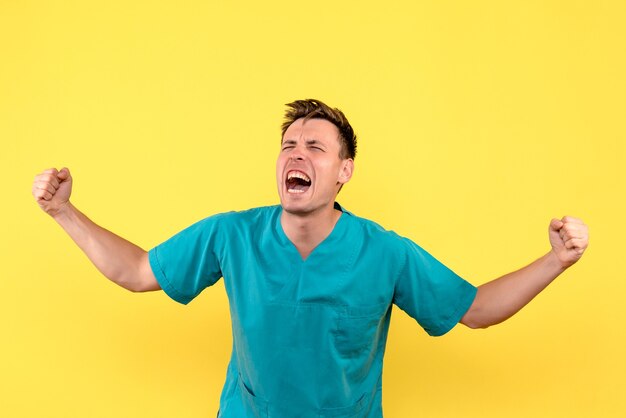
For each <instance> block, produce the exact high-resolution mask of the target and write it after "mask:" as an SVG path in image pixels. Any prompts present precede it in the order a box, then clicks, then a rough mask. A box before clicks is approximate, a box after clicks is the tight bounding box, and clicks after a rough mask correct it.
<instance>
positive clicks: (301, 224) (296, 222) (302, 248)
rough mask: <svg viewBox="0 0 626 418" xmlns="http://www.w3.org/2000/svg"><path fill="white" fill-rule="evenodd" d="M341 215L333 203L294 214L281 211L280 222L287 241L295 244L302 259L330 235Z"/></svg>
mask: <svg viewBox="0 0 626 418" xmlns="http://www.w3.org/2000/svg"><path fill="white" fill-rule="evenodd" d="M340 216H341V211H338V210H336V209H335V208H334V205H330V206H329V207H325V208H323V209H322V210H319V211H315V212H311V213H307V214H296V213H290V212H287V211H285V210H283V211H282V214H281V217H280V223H281V225H282V227H283V231H285V235H287V238H289V241H291V242H292V243H293V245H295V247H296V248H297V249H298V252H299V253H300V256H301V257H302V259H304V260H306V258H307V257H308V256H309V254H311V252H312V251H313V250H314V249H315V247H317V246H318V245H319V244H320V243H321V242H322V241H324V239H326V237H327V236H329V235H330V233H331V232H332V230H333V228H334V227H335V224H336V223H337V221H338V220H339V217H340Z"/></svg>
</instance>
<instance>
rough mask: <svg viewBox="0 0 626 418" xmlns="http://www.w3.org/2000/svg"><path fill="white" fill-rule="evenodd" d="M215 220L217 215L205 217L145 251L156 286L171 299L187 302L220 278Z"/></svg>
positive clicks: (217, 232)
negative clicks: (157, 283)
mask: <svg viewBox="0 0 626 418" xmlns="http://www.w3.org/2000/svg"><path fill="white" fill-rule="evenodd" d="M219 220H220V216H219V215H214V216H210V217H208V218H205V219H203V220H201V221H199V222H196V223H195V224H193V225H191V226H189V227H187V228H186V229H184V230H182V231H180V232H179V233H177V234H176V235H174V236H172V237H171V238H169V239H168V240H167V241H165V242H163V243H161V244H159V245H157V246H156V247H154V248H152V249H151V250H150V251H148V259H149V261H150V267H151V268H152V271H153V272H154V275H155V277H156V279H157V281H158V282H159V285H160V286H161V288H162V289H163V290H164V291H165V293H166V294H167V295H168V296H169V297H171V298H172V299H174V300H175V301H177V302H180V303H182V304H187V303H189V302H191V300H193V299H194V298H195V297H196V296H198V295H199V294H200V292H202V290H204V289H205V288H206V287H209V286H212V285H213V284H215V282H217V281H218V280H219V279H220V277H222V272H221V269H220V265H219V258H218V256H217V254H218V253H219V248H218V245H219V244H220V242H223V241H222V240H220V238H219V235H220V231H219Z"/></svg>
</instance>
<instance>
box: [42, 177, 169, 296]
mask: <svg viewBox="0 0 626 418" xmlns="http://www.w3.org/2000/svg"><path fill="white" fill-rule="evenodd" d="M71 190H72V177H71V175H70V172H69V170H68V169H67V168H63V169H62V170H61V171H57V170H56V169H55V168H52V169H49V170H45V171H44V172H42V173H41V174H39V175H37V176H36V177H35V181H34V182H33V196H34V197H35V199H36V200H37V203H38V204H39V206H40V207H41V209H42V210H44V211H45V212H46V213H48V214H49V215H50V216H52V218H54V220H55V221H57V223H58V224H59V225H61V227H62V228H63V229H64V230H65V232H67V234H68V235H69V236H70V237H71V238H72V240H74V242H75V243H76V244H77V245H78V246H79V247H80V249H81V250H83V252H84V253H85V254H86V255H87V257H88V258H89V259H90V260H91V262H92V263H93V264H94V265H95V266H96V268H97V269H98V270H100V272H101V273H102V274H104V275H105V276H106V277H107V278H108V279H110V280H111V281H113V282H115V283H117V284H118V285H120V286H122V287H123V288H125V289H128V290H130V291H133V292H147V291H151V290H160V289H161V287H160V286H159V283H158V282H157V280H156V277H155V276H154V274H153V273H152V269H151V267H150V262H149V261H148V253H147V252H146V251H145V250H143V249H142V248H140V247H138V246H137V245H135V244H133V243H131V242H129V241H127V240H125V239H124V238H122V237H120V236H118V235H116V234H114V233H112V232H110V231H108V230H106V229H104V228H102V227H100V226H99V225H96V224H95V223H94V222H93V221H91V220H90V219H89V218H88V217H87V216H85V215H84V214H83V213H82V212H80V211H79V210H78V209H77V208H76V207H75V206H74V205H72V203H71V202H70V201H69V197H70V195H71Z"/></svg>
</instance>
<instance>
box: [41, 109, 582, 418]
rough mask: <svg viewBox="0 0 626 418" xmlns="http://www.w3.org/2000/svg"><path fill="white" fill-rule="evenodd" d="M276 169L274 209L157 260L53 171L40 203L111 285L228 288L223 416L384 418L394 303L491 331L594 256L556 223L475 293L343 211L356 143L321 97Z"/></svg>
mask: <svg viewBox="0 0 626 418" xmlns="http://www.w3.org/2000/svg"><path fill="white" fill-rule="evenodd" d="M287 106H288V110H287V112H286V120H285V122H284V124H283V126H282V133H283V135H282V142H281V148H280V152H279V155H278V159H277V161H276V182H277V186H278V195H279V197H280V205H275V206H267V207H259V208H253V209H249V210H246V211H241V212H228V213H222V214H218V215H213V216H209V217H207V218H205V219H203V220H201V221H198V222H196V223H195V224H193V225H191V226H189V227H188V228H186V229H184V230H183V231H181V232H179V233H178V234H176V235H174V236H173V237H171V238H170V239H168V240H167V241H165V242H163V243H161V244H159V245H157V246H156V247H154V248H152V249H151V250H149V251H144V250H143V249H141V248H139V247H137V246H136V245H134V244H132V243H130V242H128V241H126V240H124V239H123V238H121V237H119V236H117V235H115V234H113V233H111V232H109V231H107V230H106V229H103V228H101V227H100V226H98V225H96V224H95V223H93V222H92V221H91V220H89V219H88V218H87V217H86V216H85V215H84V214H82V213H81V212H80V211H79V210H78V209H76V208H75V207H74V206H73V205H72V203H71V202H70V200H69V198H70V194H71V189H72V177H71V175H70V171H69V170H68V169H67V168H63V169H62V170H61V171H57V170H56V169H54V168H52V169H49V170H45V171H44V172H42V173H41V174H39V175H37V176H36V177H35V181H34V183H33V189H32V192H33V196H34V197H35V199H36V200H37V203H38V204H39V206H40V207H41V208H42V209H43V210H44V211H45V212H46V213H48V214H49V215H51V216H52V217H53V218H54V219H55V220H56V221H57V222H58V223H59V224H60V225H61V227H62V228H63V229H64V230H65V231H66V232H67V233H68V234H69V235H70V237H71V238H72V239H73V240H74V241H75V242H76V244H77V245H78V246H79V247H80V248H81V249H82V250H83V251H84V252H85V254H86V255H87V256H88V257H89V259H90V260H91V261H92V262H93V263H94V265H95V266H96V267H97V268H98V269H99V270H100V271H101V272H102V274H104V275H105V276H106V277H107V278H109V279H110V280H112V281H114V282H115V283H117V284H119V285H120V286H122V287H124V288H126V289H129V290H131V291H134V292H145V291H152V290H160V289H162V290H164V291H165V293H166V294H167V295H169V296H170V297H171V298H172V299H174V300H176V301H178V302H180V303H184V304H186V303H188V302H190V301H191V300H192V299H193V298H194V297H196V296H197V295H198V294H199V293H200V292H201V291H202V290H203V289H205V288H206V287H209V286H211V285H213V284H214V283H215V282H216V281H217V280H219V279H220V278H222V277H223V278H224V285H225V288H226V292H227V295H228V299H229V306H230V313H231V319H232V330H233V351H232V356H231V360H230V362H229V365H228V369H227V372H226V379H225V384H224V387H223V390H222V394H221V397H220V411H218V416H220V417H224V418H242V417H285V418H293V417H344V418H347V417H367V418H379V417H382V366H383V355H384V350H385V344H386V340H387V332H388V329H389V323H390V317H391V311H392V309H391V308H392V305H394V304H395V305H396V306H398V307H399V308H401V309H402V310H404V311H405V312H406V313H407V314H409V315H410V316H412V317H413V318H414V319H415V320H416V321H417V322H418V323H419V324H420V326H422V327H423V328H424V329H425V330H426V332H428V333H429V334H430V335H442V334H445V333H446V332H448V331H449V330H450V329H452V328H453V327H454V326H455V325H456V324H457V323H459V322H461V323H462V324H464V325H466V326H468V327H470V328H486V327H488V326H490V325H494V324H497V323H499V322H502V321H504V320H506V319H507V318H509V317H510V316H512V315H513V314H515V313H516V312H517V311H519V310H520V309H521V308H522V307H523V306H524V305H526V304H527V303H528V302H529V301H530V300H531V299H533V298H534V297H535V296H536V295H537V294H538V293H539V292H541V290H543V289H544V288H545V287H546V286H547V285H548V284H550V282H552V281H553V280H554V279H555V278H556V277H557V276H558V275H559V274H561V273H562V272H563V271H565V270H566V269H567V268H568V267H570V266H571V265H573V264H574V263H576V262H577V261H578V260H579V259H580V257H581V256H582V254H583V252H584V251H585V249H586V248H587V245H588V228H587V226H586V225H585V224H584V223H583V222H582V221H581V220H580V219H577V218H574V217H571V216H565V217H563V218H562V219H552V220H551V222H550V225H549V231H548V232H549V240H550V244H551V247H552V248H551V250H550V251H549V252H548V253H547V254H545V255H544V256H542V257H540V258H539V259H537V260H536V261H534V262H532V263H531V264H529V265H528V266H526V267H524V268H522V269H520V270H518V271H514V272H512V273H509V274H506V275H504V276H502V277H500V278H497V279H495V280H493V281H490V282H488V283H485V284H483V285H481V286H479V287H475V286H473V285H472V284H470V283H468V282H467V281H465V280H464V279H462V278H461V277H459V276H458V275H456V274H455V273H454V272H453V271H451V270H450V269H448V268H447V267H446V266H444V265H443V264H442V263H440V262H439V261H438V260H437V259H435V258H434V257H433V256H431V255H430V254H429V253H428V252H427V251H425V250H424V249H422V248H421V247H420V246H418V245H417V244H416V243H414V242H413V241H411V240H410V239H408V238H404V237H401V236H399V235H397V234H396V233H394V232H391V231H387V230H385V229H384V228H382V227H381V226H380V225H378V224H376V223H374V222H372V221H369V220H367V219H363V218H360V217H358V216H356V215H354V214H352V213H351V212H349V211H348V210H347V209H346V208H344V207H343V206H341V205H340V204H339V203H337V202H336V197H337V194H338V193H339V190H340V189H341V187H342V186H343V185H344V184H346V183H347V182H348V181H350V179H351V178H352V174H353V171H354V158H355V154H356V135H355V134H354V131H353V129H352V127H351V126H350V124H349V123H348V121H347V119H346V117H345V115H344V114H343V113H342V112H341V111H340V110H339V109H336V108H331V107H329V106H327V105H326V104H324V103H322V102H321V101H319V100H313V99H308V100H298V101H295V102H293V103H290V104H288V105H287Z"/></svg>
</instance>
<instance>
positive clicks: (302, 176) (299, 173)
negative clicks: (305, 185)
mask: <svg viewBox="0 0 626 418" xmlns="http://www.w3.org/2000/svg"><path fill="white" fill-rule="evenodd" d="M294 177H295V178H299V179H302V180H305V181H308V182H310V181H311V179H310V178H309V176H307V175H306V174H304V173H303V172H302V171H290V172H289V174H287V180H291V179H292V178H294Z"/></svg>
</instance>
